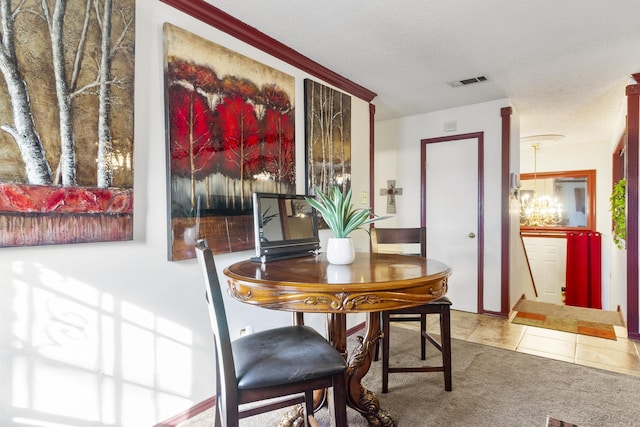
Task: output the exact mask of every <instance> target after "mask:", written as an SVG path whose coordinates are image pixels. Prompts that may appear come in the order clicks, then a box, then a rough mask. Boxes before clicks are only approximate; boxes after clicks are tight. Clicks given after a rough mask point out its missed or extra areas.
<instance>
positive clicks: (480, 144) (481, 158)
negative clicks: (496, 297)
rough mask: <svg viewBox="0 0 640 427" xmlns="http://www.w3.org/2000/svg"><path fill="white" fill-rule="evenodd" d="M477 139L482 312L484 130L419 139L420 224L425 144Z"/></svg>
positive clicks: (423, 205)
mask: <svg viewBox="0 0 640 427" xmlns="http://www.w3.org/2000/svg"><path fill="white" fill-rule="evenodd" d="M461 139H477V140H478V224H477V227H478V234H477V241H478V249H477V250H478V278H477V279H478V302H477V303H478V306H477V310H478V314H482V313H484V132H473V133H465V134H460V135H451V136H442V137H438V138H427V139H422V140H420V144H421V146H420V226H421V227H426V226H427V171H426V168H425V165H426V162H427V144H434V143H437V142H450V141H459V140H461Z"/></svg>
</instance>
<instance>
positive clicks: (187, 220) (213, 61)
mask: <svg viewBox="0 0 640 427" xmlns="http://www.w3.org/2000/svg"><path fill="white" fill-rule="evenodd" d="M164 41H165V67H166V69H165V88H166V98H165V99H166V111H167V114H166V115H167V131H166V135H167V158H168V174H167V179H168V193H169V194H168V201H169V208H168V210H169V219H170V220H169V242H170V243H169V245H170V248H169V259H170V260H180V259H186V258H193V257H194V256H195V251H194V245H195V243H196V241H197V239H198V238H206V239H207V242H208V244H209V247H211V248H212V250H213V251H214V253H228V252H234V251H240V250H246V249H251V248H253V247H254V231H253V215H252V194H253V193H254V192H266V193H293V192H295V121H294V118H295V114H294V113H295V108H294V99H295V96H294V91H295V81H294V78H293V77H292V76H290V75H287V74H285V73H283V72H281V71H279V70H276V69H274V68H271V67H268V66H266V65H264V64H261V63H259V62H257V61H255V60H253V59H251V58H248V57H246V56H243V55H240V54H238V53H237V52H234V51H232V50H229V49H227V48H225V47H223V46H220V45H218V44H216V43H213V42H211V41H209V40H206V39H203V38H201V37H199V36H197V35H195V34H192V33H190V32H188V31H185V30H183V29H180V28H178V27H176V26H173V25H171V24H165V25H164Z"/></svg>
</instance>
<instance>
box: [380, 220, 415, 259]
mask: <svg viewBox="0 0 640 427" xmlns="http://www.w3.org/2000/svg"><path fill="white" fill-rule="evenodd" d="M412 243H413V244H418V245H420V255H421V256H424V257H426V256H427V229H426V228H425V227H415V228H378V227H373V228H372V229H371V250H372V251H373V252H381V249H382V248H381V247H380V246H381V245H399V244H412Z"/></svg>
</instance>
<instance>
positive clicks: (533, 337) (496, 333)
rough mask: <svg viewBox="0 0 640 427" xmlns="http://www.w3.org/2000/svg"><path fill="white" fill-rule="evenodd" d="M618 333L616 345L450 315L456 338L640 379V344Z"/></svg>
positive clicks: (461, 314) (431, 322) (434, 326)
mask: <svg viewBox="0 0 640 427" xmlns="http://www.w3.org/2000/svg"><path fill="white" fill-rule="evenodd" d="M430 317H432V319H429V326H428V329H429V330H430V331H434V332H435V331H437V330H438V325H437V316H430ZM414 324H416V322H403V323H395V325H407V326H408V327H412V328H413V325H414ZM409 325H411V326H409ZM615 330H616V336H617V340H616V341H614V340H609V339H606V338H595V337H589V336H585V335H577V334H572V333H568V332H562V331H554V330H550V329H543V328H537V327H535V326H525V325H518V324H515V323H511V322H510V321H509V320H508V319H503V318H499V317H495V316H489V315H483V314H473V313H467V312H463V311H457V310H452V311H451V336H452V337H453V338H457V339H461V340H465V341H470V342H474V343H479V344H485V345H490V346H493V347H500V348H504V349H508V350H514V351H519V352H522V353H529V354H534V355H537V356H542V357H548V358H551V359H557V360H563V361H566V362H571V363H576V364H579V365H585V366H590V367H593V368H600V369H606V370H609V371H614V372H620V373H624V374H630V375H636V376H638V377H640V341H634V340H631V339H628V338H627V330H626V328H624V327H618V326H615Z"/></svg>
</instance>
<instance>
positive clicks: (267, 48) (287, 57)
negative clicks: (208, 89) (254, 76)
mask: <svg viewBox="0 0 640 427" xmlns="http://www.w3.org/2000/svg"><path fill="white" fill-rule="evenodd" d="M160 1H161V2H162V3H166V4H168V5H169V6H171V7H174V8H175V9H178V10H180V11H182V12H184V13H186V14H188V15H190V16H192V17H194V18H196V19H198V20H200V21H202V22H204V23H206V24H209V25H211V26H212V27H215V28H217V29H219V30H220V31H223V32H225V33H227V34H229V35H230V36H232V37H235V38H236V39H238V40H240V41H243V42H245V43H247V44H249V45H251V46H253V47H255V48H257V49H260V50H262V51H263V52H265V53H268V54H269V55H271V56H273V57H275V58H278V59H280V60H282V61H284V62H286V63H287V64H290V65H292V66H294V67H296V68H298V69H300V70H302V71H304V72H307V73H309V74H311V75H312V76H314V77H317V78H319V79H321V80H323V81H324V82H326V83H328V84H330V85H333V86H335V87H336V88H338V89H340V90H343V91H345V92H347V93H349V94H351V95H354V96H356V97H358V98H360V99H362V100H364V101H366V102H371V101H372V100H373V98H375V97H376V93H375V92H372V91H370V90H369V89H367V88H365V87H363V86H360V85H358V84H356V83H354V82H352V81H351V80H348V79H346V78H344V77H343V76H341V75H339V74H337V73H335V72H333V71H331V70H329V69H328V68H326V67H324V66H322V65H320V64H318V63H317V62H315V61H313V60H311V59H309V58H307V57H306V56H304V55H302V54H300V53H299V52H297V51H295V50H293V49H291V48H290V47H288V46H286V45H284V44H283V43H280V42H279V41H277V40H275V39H274V38H272V37H269V36H268V35H266V34H265V33H263V32H260V31H258V30H257V29H255V28H253V27H251V26H249V25H247V24H245V23H244V22H242V21H240V20H238V19H236V18H234V17H233V16H231V15H229V14H228V13H226V12H223V11H222V10H220V9H218V8H216V7H214V6H212V5H210V4H209V3H207V2H206V1H204V0H160Z"/></svg>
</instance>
